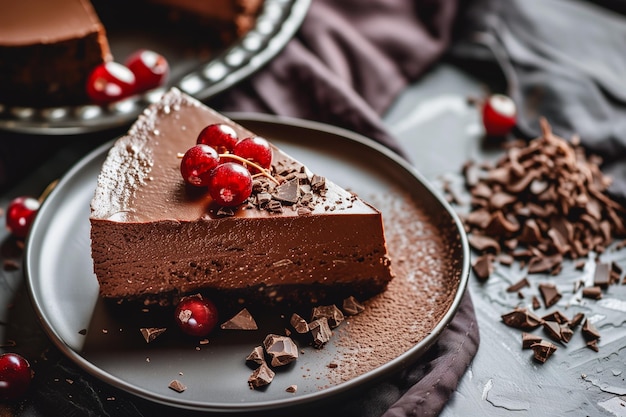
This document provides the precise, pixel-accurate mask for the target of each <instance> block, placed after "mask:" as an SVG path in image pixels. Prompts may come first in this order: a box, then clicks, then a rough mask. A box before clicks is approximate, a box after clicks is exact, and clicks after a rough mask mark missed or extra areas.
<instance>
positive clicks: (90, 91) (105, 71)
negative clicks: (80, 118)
mask: <svg viewBox="0 0 626 417" xmlns="http://www.w3.org/2000/svg"><path fill="white" fill-rule="evenodd" d="M169 72H170V67H169V64H168V62H167V60H166V59H165V57H164V56H163V55H161V54H159V53H157V52H154V51H151V50H148V49H140V50H137V51H135V52H134V53H132V54H131V55H130V56H129V57H128V58H127V59H126V61H125V62H124V64H121V63H118V62H115V61H109V62H105V63H103V64H100V65H98V66H97V67H95V68H94V69H93V70H92V71H91V73H90V74H89V77H88V79H87V85H86V89H87V95H88V96H89V98H90V99H91V100H92V101H93V102H94V103H97V104H108V103H111V102H114V101H117V100H121V99H124V98H127V97H130V96H132V95H133V94H137V93H141V92H144V91H148V90H151V89H153V88H157V87H159V86H161V85H163V84H165V82H166V81H167V78H168V76H169Z"/></svg>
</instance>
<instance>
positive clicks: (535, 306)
mask: <svg viewBox="0 0 626 417" xmlns="http://www.w3.org/2000/svg"><path fill="white" fill-rule="evenodd" d="M532 305H533V310H537V309H538V308H539V307H541V301H539V298H537V296H536V295H533V300H532Z"/></svg>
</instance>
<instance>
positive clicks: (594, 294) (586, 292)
mask: <svg viewBox="0 0 626 417" xmlns="http://www.w3.org/2000/svg"><path fill="white" fill-rule="evenodd" d="M583 297H585V298H591V299H593V300H599V299H601V298H602V288H600V287H598V286H595V287H585V288H583Z"/></svg>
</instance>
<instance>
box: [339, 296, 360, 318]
mask: <svg viewBox="0 0 626 417" xmlns="http://www.w3.org/2000/svg"><path fill="white" fill-rule="evenodd" d="M341 308H342V309H343V313H344V314H345V315H347V316H355V315H357V314H359V313H361V312H363V311H365V306H364V305H363V304H361V303H360V302H359V301H358V300H357V299H356V298H354V297H353V296H350V297H348V298H346V299H344V300H343V304H342V306H341Z"/></svg>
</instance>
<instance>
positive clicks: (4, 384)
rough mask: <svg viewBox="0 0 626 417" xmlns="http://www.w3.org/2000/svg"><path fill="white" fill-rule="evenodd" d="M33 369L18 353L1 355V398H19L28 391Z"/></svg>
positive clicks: (6, 399) (4, 399)
mask: <svg viewBox="0 0 626 417" xmlns="http://www.w3.org/2000/svg"><path fill="white" fill-rule="evenodd" d="M32 379H33V371H32V369H31V367H30V364H29V363H28V361H27V360H26V359H24V358H23V357H22V356H20V355H18V354H17V353H4V354H2V355H0V400H2V401H11V400H17V399H19V398H20V397H21V396H23V395H24V394H25V393H26V390H27V389H28V387H29V385H30V381H31V380H32Z"/></svg>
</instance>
